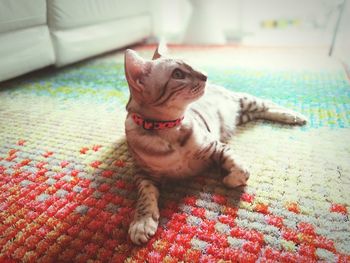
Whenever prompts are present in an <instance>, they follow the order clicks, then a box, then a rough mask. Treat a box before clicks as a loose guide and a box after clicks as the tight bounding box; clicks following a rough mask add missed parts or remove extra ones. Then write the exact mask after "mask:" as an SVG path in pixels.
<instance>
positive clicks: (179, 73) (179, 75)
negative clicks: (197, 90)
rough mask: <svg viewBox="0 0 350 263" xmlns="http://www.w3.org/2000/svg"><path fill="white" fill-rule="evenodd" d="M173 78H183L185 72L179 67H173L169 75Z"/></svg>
mask: <svg viewBox="0 0 350 263" xmlns="http://www.w3.org/2000/svg"><path fill="white" fill-rule="evenodd" d="M171 76H172V77H173V78H174V79H184V78H185V76H186V74H185V72H183V71H182V70H181V69H178V68H177V69H175V70H174V71H173V74H172V75H171Z"/></svg>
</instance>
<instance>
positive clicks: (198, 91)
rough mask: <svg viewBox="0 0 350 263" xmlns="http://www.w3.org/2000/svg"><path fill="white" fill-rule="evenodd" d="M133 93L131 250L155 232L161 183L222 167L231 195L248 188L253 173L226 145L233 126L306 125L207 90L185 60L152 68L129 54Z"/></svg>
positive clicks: (285, 112)
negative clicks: (262, 122)
mask: <svg viewBox="0 0 350 263" xmlns="http://www.w3.org/2000/svg"><path fill="white" fill-rule="evenodd" d="M125 74H126V79H127V82H128V85H129V89H130V99H129V102H128V104H127V106H126V109H127V112H128V114H127V118H126V121H125V131H126V138H127V143H128V149H129V151H130V153H131V155H132V156H133V159H134V161H135V165H136V168H135V179H136V184H137V187H138V200H137V205H136V210H135V215H134V219H133V221H132V223H131V224H130V227H129V235H130V238H131V240H132V242H133V243H135V244H141V243H145V242H147V241H148V240H149V239H150V238H151V237H152V236H153V235H154V234H155V232H156V230H157V227H158V219H159V209H158V197H159V190H158V188H159V183H160V180H161V179H162V178H183V177H188V176H194V175H196V174H199V173H201V172H203V171H204V170H206V169H207V168H208V167H209V166H211V165H213V164H217V165H219V166H221V168H223V170H224V171H226V173H225V176H224V177H223V183H224V185H226V186H227V187H232V188H233V187H237V186H242V185H245V184H246V182H247V179H248V178H249V172H248V171H247V170H246V169H245V168H244V166H243V165H242V163H241V162H240V161H239V158H238V157H237V156H236V155H235V152H234V151H233V150H232V149H231V148H230V146H229V145H227V144H225V142H226V141H227V140H228V139H229V138H230V137H231V136H232V134H233V132H234V130H235V127H236V125H240V124H243V123H246V122H248V121H251V120H256V119H264V120H270V121H276V122H280V123H286V124H296V125H304V124H305V123H306V118H305V117H304V116H303V115H301V114H299V113H297V112H294V111H292V110H289V109H286V108H283V107H280V106H278V105H276V104H274V103H272V102H270V101H266V100H262V99H259V98H256V97H253V96H251V95H248V94H244V93H234V92H231V91H229V90H226V89H225V88H222V87H219V86H215V85H212V84H208V83H207V76H206V75H204V74H203V73H201V72H199V71H197V70H195V69H193V68H192V67H191V66H190V65H188V64H186V63H185V62H183V61H182V60H177V59H170V58H166V57H163V56H161V55H160V54H159V52H158V50H156V52H155V54H154V56H153V59H152V60H145V59H143V58H141V57H140V56H139V55H138V54H137V53H136V52H135V51H132V50H126V52H125Z"/></svg>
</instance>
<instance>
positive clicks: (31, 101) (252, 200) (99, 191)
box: [0, 49, 350, 262]
mask: <svg viewBox="0 0 350 263" xmlns="http://www.w3.org/2000/svg"><path fill="white" fill-rule="evenodd" d="M173 52H175V53H176V52H177V53H182V50H181V49H179V50H177V49H174V50H173ZM193 52H195V53H196V56H198V57H202V58H204V59H203V61H204V63H202V65H201V66H202V68H204V69H205V70H206V71H207V72H208V75H209V79H210V81H211V82H213V83H217V84H220V85H223V86H225V87H227V88H228V89H232V90H236V91H243V92H248V93H251V94H254V95H256V96H260V97H263V98H269V99H272V100H274V101H275V102H277V103H280V104H282V105H284V106H287V107H290V108H292V109H295V110H297V111H300V112H302V113H304V114H305V115H306V116H307V117H308V118H309V120H310V122H309V124H308V125H307V126H306V127H286V126H282V125H277V124H272V123H263V122H257V123H250V124H248V125H245V126H242V127H240V128H239V129H238V130H237V134H236V136H235V137H234V138H233V139H232V140H231V142H230V144H232V146H233V147H234V149H236V151H237V154H239V155H241V156H242V159H244V161H245V163H246V165H247V167H248V168H249V170H250V171H251V178H250V179H249V184H248V187H247V188H246V191H245V193H243V194H242V193H241V192H239V191H238V190H229V189H226V188H225V187H223V186H222V184H221V183H220V180H219V179H218V178H217V173H216V172H215V171H210V172H208V173H207V174H203V175H202V176H199V177H197V178H193V179H192V180H189V181H185V182H179V183H176V184H172V185H165V186H164V188H163V189H162V192H161V198H160V207H161V210H160V211H161V218H160V228H159V230H158V231H157V233H156V235H155V236H154V237H153V238H152V239H151V241H150V242H149V244H148V245H146V246H143V247H137V246H134V245H132V244H131V242H130V240H129V239H128V237H127V229H128V225H129V223H130V221H131V219H132V214H133V205H134V202H135V198H136V189H135V187H134V184H133V181H132V166H133V162H132V160H131V159H130V157H129V155H128V153H127V146H126V143H125V138H124V124H123V122H124V118H125V111H124V105H125V103H126V102H127V100H128V89H127V84H126V81H125V78H124V68H123V64H122V55H121V54H120V53H116V54H112V55H109V56H105V57H102V58H97V59H93V60H90V61H88V62H83V63H79V64H76V65H73V66H70V67H67V68H64V69H57V70H50V69H49V70H45V71H43V72H39V73H35V74H32V75H29V76H25V77H22V78H19V79H16V80H13V81H9V82H5V83H2V84H0V262H3V261H4V262H72V261H73V262H89V261H91V262H123V261H125V262H179V261H184V262H220V260H221V262H256V261H260V262H317V261H321V262H350V258H349V255H350V250H349V248H350V236H349V233H350V223H349V205H350V194H349V190H348V189H350V162H349V160H350V158H349V157H350V121H349V118H350V117H349V116H350V114H349V110H350V86H349V82H348V80H347V78H346V74H345V73H344V71H342V70H341V68H339V70H319V71H315V70H308V69H304V70H298V71H292V70H278V71H273V70H269V69H252V68H246V67H242V66H239V65H238V66H235V67H231V66H230V67H229V66H227V67H225V66H222V67H221V68H220V69H219V68H216V67H213V66H212V65H211V60H212V59H213V57H212V56H211V57H208V60H207V62H206V60H205V58H206V56H207V52H206V51H205V50H201V49H196V50H194V51H193ZM221 52H222V51H221ZM227 52H228V51H227ZM143 53H144V54H146V55H149V56H150V52H149V51H148V50H143ZM228 55H229V54H228Z"/></svg>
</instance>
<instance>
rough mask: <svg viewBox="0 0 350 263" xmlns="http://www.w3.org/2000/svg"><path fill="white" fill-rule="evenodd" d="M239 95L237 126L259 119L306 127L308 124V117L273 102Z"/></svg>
mask: <svg viewBox="0 0 350 263" xmlns="http://www.w3.org/2000/svg"><path fill="white" fill-rule="evenodd" d="M238 94H239V95H238V96H239V104H240V112H239V114H238V117H237V124H244V123H246V122H248V121H251V120H257V119H262V120H269V121H274V122H279V123H285V124H292V125H304V124H306V122H307V119H306V117H305V116H303V115H302V114H300V113H298V112H295V111H293V110H290V109H287V108H284V107H282V106H279V105H277V104H275V103H273V102H271V101H268V100H263V99H259V98H256V97H254V96H251V95H248V94H240V93H238Z"/></svg>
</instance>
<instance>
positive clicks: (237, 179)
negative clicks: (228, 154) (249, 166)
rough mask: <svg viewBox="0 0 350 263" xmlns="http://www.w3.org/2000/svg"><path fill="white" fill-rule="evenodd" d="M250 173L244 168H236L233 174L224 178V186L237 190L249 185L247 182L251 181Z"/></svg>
mask: <svg viewBox="0 0 350 263" xmlns="http://www.w3.org/2000/svg"><path fill="white" fill-rule="evenodd" d="M249 176H250V174H249V172H248V170H246V169H244V168H238V167H236V168H234V169H232V170H231V172H230V173H229V174H228V175H227V176H225V177H224V179H223V180H222V182H223V184H224V185H225V186H227V187H229V188H235V187H238V186H245V185H247V181H248V179H249Z"/></svg>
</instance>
